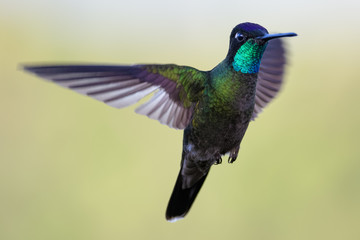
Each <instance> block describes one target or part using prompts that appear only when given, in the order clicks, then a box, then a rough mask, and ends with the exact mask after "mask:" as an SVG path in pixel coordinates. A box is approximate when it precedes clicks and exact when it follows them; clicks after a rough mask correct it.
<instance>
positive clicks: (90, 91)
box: [24, 65, 207, 129]
mask: <svg viewBox="0 0 360 240" xmlns="http://www.w3.org/2000/svg"><path fill="white" fill-rule="evenodd" d="M24 69H25V70H27V71H29V72H32V73H34V74H36V75H38V76H40V77H42V78H45V79H48V80H51V81H53V82H55V83H57V84H59V85H61V86H63V87H67V88H70V89H72V90H74V91H76V92H79V93H81V94H85V95H88V96H90V97H93V98H95V99H97V100H99V101H102V102H104V103H106V104H108V105H110V106H112V107H116V108H123V107H126V106H129V105H132V104H134V103H137V102H138V101H139V100H140V99H142V98H143V97H145V96H147V95H148V94H150V93H152V92H154V91H156V93H155V94H154V96H153V97H152V98H151V99H150V100H149V101H148V102H146V103H145V104H143V105H141V106H140V107H138V108H137V109H136V112H137V113H139V114H143V115H146V116H148V117H149V118H152V119H156V120H158V121H160V123H162V124H166V125H168V126H169V127H172V128H176V129H184V128H185V127H186V126H187V125H188V124H189V121H190V118H191V115H192V111H193V104H194V102H196V101H197V99H198V97H199V96H200V94H201V93H202V90H203V86H204V82H205V79H206V77H207V73H206V72H202V71H199V70H197V69H195V68H191V67H186V66H177V65H134V66H96V65H94V66H92V65H88V66H86V65H68V66H25V67H24Z"/></svg>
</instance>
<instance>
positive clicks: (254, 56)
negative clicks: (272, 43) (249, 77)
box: [232, 40, 267, 73]
mask: <svg viewBox="0 0 360 240" xmlns="http://www.w3.org/2000/svg"><path fill="white" fill-rule="evenodd" d="M266 45H267V44H261V45H260V44H257V43H256V42H255V41H254V40H249V41H247V42H246V43H244V44H243V45H242V46H241V47H240V48H239V50H238V51H237V52H236V54H235V57H234V61H233V63H232V65H233V67H234V70H235V71H237V72H238V71H241V72H242V73H257V72H259V68H260V61H261V58H262V55H263V53H264V51H265V48H266Z"/></svg>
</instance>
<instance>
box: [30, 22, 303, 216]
mask: <svg viewBox="0 0 360 240" xmlns="http://www.w3.org/2000/svg"><path fill="white" fill-rule="evenodd" d="M292 36H297V34H296V33H292V32H289V33H278V34H269V32H268V31H267V30H266V29H265V28H264V27H262V26H260V25H258V24H255V23H249V22H245V23H241V24H239V25H237V26H235V28H233V30H232V32H231V34H230V44H229V50H228V52H227V55H226V57H225V59H224V60H223V61H222V62H220V63H219V64H218V65H217V66H215V67H214V68H213V69H212V70H210V71H201V70H198V69H195V68H193V67H189V66H179V65H175V64H141V65H140V64H139V65H127V66H126V65H27V66H24V69H25V70H26V71H29V72H31V73H33V74H35V75H37V76H39V77H42V78H44V79H47V80H50V81H52V82H55V83H57V84H59V85H61V86H63V87H67V88H69V89H72V90H74V91H76V92H79V93H81V94H84V95H87V96H90V97H92V98H95V99H97V100H99V101H102V102H104V103H106V104H107V105H110V106H112V107H115V108H123V107H126V106H129V105H132V104H135V103H137V102H138V101H139V100H140V99H142V98H143V97H145V96H147V95H149V94H152V93H153V96H152V98H151V99H150V100H149V101H148V102H146V103H144V104H142V105H140V106H139V107H138V108H137V109H136V110H135V112H136V113H139V114H143V115H146V116H148V117H149V118H151V119H155V120H158V121H159V122H160V123H162V124H165V125H168V126H169V127H171V128H175V129H183V130H184V135H183V150H182V157H181V164H180V171H179V174H178V176H177V179H176V183H175V186H174V189H173V192H172V194H171V197H170V200H169V203H168V206H167V209H166V219H167V220H168V221H176V220H179V219H181V218H183V217H185V215H186V214H187V213H188V212H189V210H190V208H191V206H192V204H193V202H194V200H195V198H196V196H197V194H198V193H199V191H200V188H201V187H202V185H203V183H204V181H205V179H206V177H207V176H208V174H209V171H210V168H211V167H212V166H213V165H217V164H220V163H221V162H222V156H223V155H225V154H229V159H228V162H229V163H233V162H234V161H235V160H236V158H237V156H238V152H239V149H240V143H241V141H242V139H243V137H244V134H245V132H246V130H247V128H248V125H249V123H250V121H251V120H254V119H255V118H256V117H257V115H258V114H259V113H260V112H261V111H262V109H263V108H264V107H265V106H266V105H267V104H268V103H269V102H270V101H271V100H272V99H273V98H274V97H275V96H276V95H277V93H278V91H279V90H280V88H281V85H282V83H283V74H284V68H285V64H286V56H285V48H284V46H283V42H282V40H281V38H283V37H292Z"/></svg>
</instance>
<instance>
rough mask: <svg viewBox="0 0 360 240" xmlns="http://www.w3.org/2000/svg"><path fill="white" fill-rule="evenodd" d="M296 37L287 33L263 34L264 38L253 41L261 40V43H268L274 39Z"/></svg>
mask: <svg viewBox="0 0 360 240" xmlns="http://www.w3.org/2000/svg"><path fill="white" fill-rule="evenodd" d="M295 36H297V34H296V33H293V32H289V33H275V34H265V35H264V36H261V37H257V38H255V39H259V40H263V41H269V40H271V39H274V38H281V37H295Z"/></svg>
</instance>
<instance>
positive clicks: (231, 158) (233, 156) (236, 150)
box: [228, 146, 240, 163]
mask: <svg viewBox="0 0 360 240" xmlns="http://www.w3.org/2000/svg"><path fill="white" fill-rule="evenodd" d="M239 149H240V146H238V147H236V148H234V149H232V150H231V151H230V154H229V159H228V163H233V162H235V160H236V159H237V156H238V153H239Z"/></svg>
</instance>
